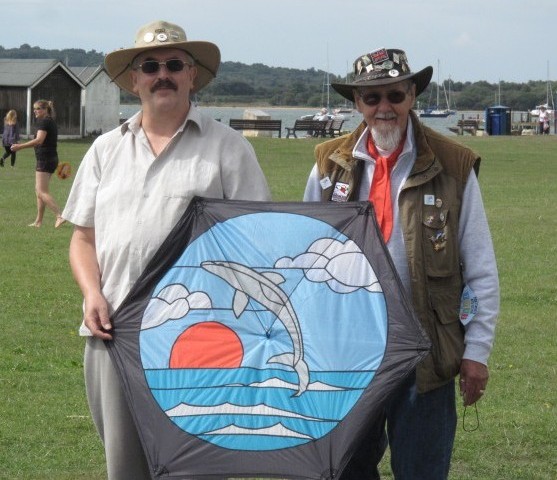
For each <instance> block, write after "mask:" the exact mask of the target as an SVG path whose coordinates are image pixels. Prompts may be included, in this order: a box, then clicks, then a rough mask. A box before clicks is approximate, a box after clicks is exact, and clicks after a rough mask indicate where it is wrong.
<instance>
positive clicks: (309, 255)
mask: <svg viewBox="0 0 557 480" xmlns="http://www.w3.org/2000/svg"><path fill="white" fill-rule="evenodd" d="M275 268H300V269H303V270H304V275H305V277H306V278H307V279H308V280H309V281H310V282H316V283H322V282H326V283H327V285H328V286H329V287H330V288H331V290H333V291H335V292H338V293H351V292H354V291H356V290H358V289H360V288H365V289H366V290H368V291H370V292H381V291H382V290H381V285H380V284H379V281H378V280H377V276H376V275H375V272H374V271H373V268H372V267H371V265H370V264H369V262H368V260H367V258H366V256H365V255H364V254H363V253H362V251H361V250H360V248H359V247H358V246H357V245H356V244H355V243H354V242H353V241H352V240H347V241H346V242H344V243H342V242H340V241H338V240H335V239H333V238H323V239H320V240H317V241H315V242H314V243H312V244H311V246H310V247H309V248H308V250H307V252H305V253H302V254H301V255H298V256H297V257H295V258H290V257H283V258H280V259H279V260H277V262H276V263H275Z"/></svg>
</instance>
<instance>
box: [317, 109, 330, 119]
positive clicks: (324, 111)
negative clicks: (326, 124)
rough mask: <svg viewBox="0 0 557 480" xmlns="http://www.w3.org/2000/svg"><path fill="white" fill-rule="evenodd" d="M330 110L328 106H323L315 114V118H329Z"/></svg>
mask: <svg viewBox="0 0 557 480" xmlns="http://www.w3.org/2000/svg"><path fill="white" fill-rule="evenodd" d="M328 114H329V110H327V109H326V108H322V109H321V110H320V111H319V112H317V113H316V114H315V115H314V116H313V119H314V120H322V121H323V120H329V115H328Z"/></svg>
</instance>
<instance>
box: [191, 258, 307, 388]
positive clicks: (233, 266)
mask: <svg viewBox="0 0 557 480" xmlns="http://www.w3.org/2000/svg"><path fill="white" fill-rule="evenodd" d="M201 268H203V269H204V270H207V271H208V272H210V273H213V274H214V275H216V276H217V277H220V278H222V279H223V280H224V281H225V282H226V283H228V284H229V285H230V286H232V288H234V289H235V290H236V293H235V294H234V300H233V307H232V309H233V311H234V315H236V318H239V317H240V315H241V314H242V313H243V312H244V310H245V309H246V307H247V305H248V301H249V297H251V298H253V299H254V300H255V301H256V302H258V303H260V304H261V305H263V306H264V307H265V308H267V310H269V311H270V312H273V313H274V314H275V315H276V316H277V318H278V319H279V320H280V321H281V322H282V324H283V325H284V327H285V328H286V331H287V332H288V335H290V338H291V340H292V345H293V347H294V351H293V353H283V354H281V355H275V356H273V357H271V358H270V359H269V360H268V361H267V363H279V364H281V365H287V366H289V367H292V368H293V369H294V370H295V371H296V373H297V374H298V391H297V392H296V393H295V394H294V396H295V397H297V396H299V395H301V394H302V393H304V392H305V391H306V390H307V387H308V383H309V369H308V366H307V364H306V362H305V361H304V345H303V341H302V332H301V330H300V323H299V322H298V317H297V316H296V312H295V311H294V308H293V307H292V303H290V300H289V299H288V295H286V293H285V292H284V290H282V289H281V288H280V287H279V285H280V284H281V283H283V282H284V277H283V276H282V275H280V274H279V273H275V272H265V273H259V272H256V271H255V270H253V269H251V268H249V267H246V266H245V265H242V264H240V263H235V262H224V261H215V262H202V263H201Z"/></svg>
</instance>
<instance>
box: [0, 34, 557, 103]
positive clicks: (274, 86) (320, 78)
mask: <svg viewBox="0 0 557 480" xmlns="http://www.w3.org/2000/svg"><path fill="white" fill-rule="evenodd" d="M104 57H105V54H104V53H103V52H97V51H96V50H90V51H85V50H83V49H78V48H68V49H62V50H56V49H42V48H40V47H36V46H35V47H32V46H30V45H29V44H23V45H21V46H20V47H19V48H9V49H8V48H4V47H2V46H0V58H14V59H16V58H23V59H35V58H38V59H45V58H49V59H56V60H59V61H61V62H63V63H65V64H66V65H68V66H72V67H86V66H96V65H101V64H102V63H103V61H104ZM343 81H345V78H343V77H340V76H337V75H333V74H327V72H325V71H323V70H316V69H315V68H309V69H306V70H300V69H294V68H286V67H269V66H266V65H263V64H261V63H255V64H253V65H246V64H244V63H240V62H222V64H221V66H220V69H219V74H218V76H217V78H216V79H215V80H214V81H213V82H211V83H210V84H209V85H208V86H207V87H206V88H204V89H203V90H202V91H201V92H199V93H198V94H197V95H196V98H195V100H196V101H197V102H199V103H200V104H202V105H258V106H266V105H269V106H292V107H316V108H317V107H322V106H327V105H328V106H330V107H331V108H335V107H339V106H343V105H345V103H346V102H345V100H344V98H343V97H341V96H340V95H338V94H337V93H336V92H335V91H334V90H333V89H332V88H329V85H330V84H331V83H334V82H343ZM548 87H550V88H548ZM553 90H555V88H554V87H553V85H551V84H548V83H547V82H545V81H541V80H540V81H535V80H532V81H529V82H527V83H513V82H504V81H502V82H499V83H489V82H487V81H478V82H460V81H457V82H455V81H450V84H449V81H445V82H443V83H442V84H440V91H441V92H442V93H441V100H440V105H439V107H441V108H444V107H445V106H446V99H447V100H449V102H450V105H449V107H450V108H456V109H459V110H484V109H485V108H486V107H488V106H492V105H499V104H500V105H505V106H507V107H510V108H511V109H513V110H518V111H527V110H530V109H532V108H534V106H536V105H539V104H541V103H545V102H546V101H547V99H548V98H547V96H548V92H551V94H552V92H553ZM436 91H437V84H436V83H435V82H431V83H430V85H429V86H428V87H427V88H426V90H425V91H424V92H423V93H422V94H421V95H420V96H419V97H418V99H417V101H418V102H419V105H420V107H427V106H433V102H435V100H436ZM121 102H122V103H134V102H137V99H136V97H134V96H133V95H130V94H127V93H126V92H122V96H121ZM549 103H550V104H552V103H553V102H552V100H551V99H549Z"/></svg>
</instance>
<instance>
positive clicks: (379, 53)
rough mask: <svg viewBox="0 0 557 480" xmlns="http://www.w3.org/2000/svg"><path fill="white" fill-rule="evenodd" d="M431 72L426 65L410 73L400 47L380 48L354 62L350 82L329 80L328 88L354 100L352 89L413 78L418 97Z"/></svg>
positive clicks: (426, 84)
mask: <svg viewBox="0 0 557 480" xmlns="http://www.w3.org/2000/svg"><path fill="white" fill-rule="evenodd" d="M432 74H433V67H431V66H429V67H425V68H424V69H423V70H420V71H419V72H415V73H414V72H412V70H411V69H410V65H408V59H407V58H406V53H405V52H404V51H403V50H397V49H391V48H389V49H386V48H380V49H378V50H374V51H373V52H371V53H366V54H365V55H362V56H361V57H358V58H357V59H356V60H355V61H354V72H353V73H352V79H351V81H350V82H347V83H331V87H333V88H334V89H335V90H336V91H337V92H338V93H340V94H341V95H342V96H343V97H344V98H346V99H348V100H350V101H352V102H353V101H354V89H355V88H358V87H376V86H379V85H389V84H391V83H396V82H401V81H403V80H413V81H414V83H415V84H416V96H418V95H419V94H420V93H422V92H423V91H424V90H425V88H426V87H427V86H428V85H429V82H430V81H431V75H432Z"/></svg>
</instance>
